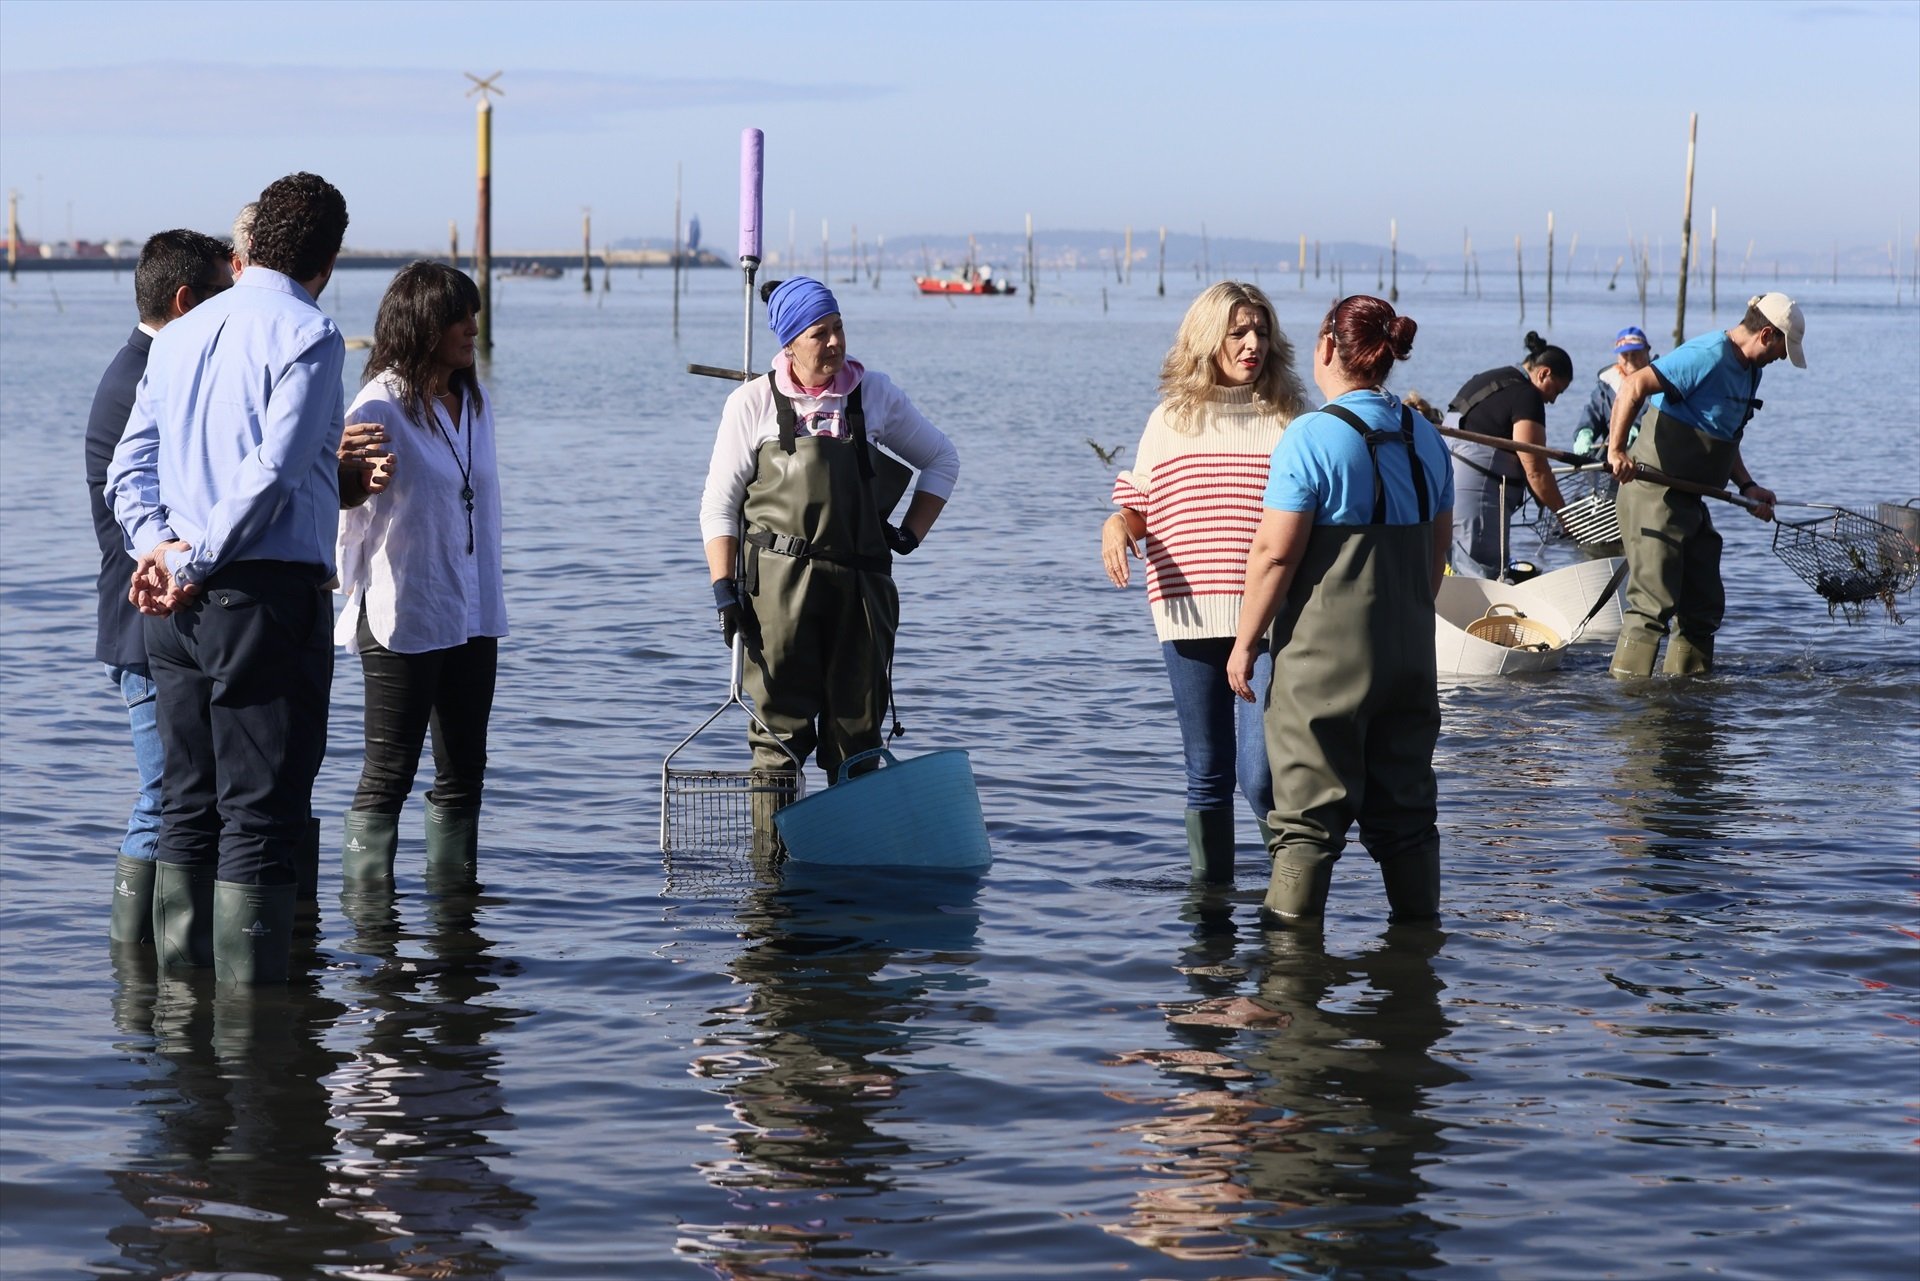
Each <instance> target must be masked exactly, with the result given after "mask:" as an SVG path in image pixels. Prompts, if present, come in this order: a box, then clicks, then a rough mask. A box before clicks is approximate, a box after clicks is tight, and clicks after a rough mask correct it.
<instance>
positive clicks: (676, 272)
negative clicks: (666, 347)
mask: <svg viewBox="0 0 1920 1281" xmlns="http://www.w3.org/2000/svg"><path fill="white" fill-rule="evenodd" d="M673 336H674V337H675V338H678V337H679V336H680V162H679V161H677V160H676V161H674V163H673Z"/></svg>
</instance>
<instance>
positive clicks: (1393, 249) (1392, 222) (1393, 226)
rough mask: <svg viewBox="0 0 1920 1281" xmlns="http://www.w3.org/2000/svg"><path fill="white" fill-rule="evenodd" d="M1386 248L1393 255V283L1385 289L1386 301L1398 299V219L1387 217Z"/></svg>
mask: <svg viewBox="0 0 1920 1281" xmlns="http://www.w3.org/2000/svg"><path fill="white" fill-rule="evenodd" d="M1387 250H1388V252H1389V253H1391V254H1392V255H1393V285H1392V287H1391V288H1389V289H1388V290H1387V301H1388V302H1399V301H1400V220H1399V219H1398V218H1389V219H1387Z"/></svg>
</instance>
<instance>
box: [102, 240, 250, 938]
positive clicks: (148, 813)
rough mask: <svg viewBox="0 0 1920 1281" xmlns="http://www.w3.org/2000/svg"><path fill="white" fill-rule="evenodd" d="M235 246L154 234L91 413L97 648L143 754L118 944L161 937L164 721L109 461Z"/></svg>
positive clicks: (136, 751) (223, 276)
mask: <svg viewBox="0 0 1920 1281" xmlns="http://www.w3.org/2000/svg"><path fill="white" fill-rule="evenodd" d="M231 254H232V249H231V247H230V246H228V245H226V244H225V243H223V242H222V241H219V240H215V239H214V238H213V237H212V236H205V235H202V234H200V233H199V232H197V231H187V230H184V229H176V230H173V231H162V232H159V233H158V234H156V235H154V236H152V237H149V238H148V240H147V243H146V244H145V245H144V246H142V247H141V250H140V261H139V264H138V265H137V266H135V267H134V269H133V296H134V302H135V304H136V305H137V306H138V308H139V312H140V325H139V327H138V328H137V329H135V330H134V331H133V332H132V333H131V334H128V335H127V342H126V345H125V346H124V347H122V348H121V349H120V351H119V353H118V354H117V355H115V356H114V358H113V363H112V364H110V365H108V366H107V372H106V373H104V374H102V375H101V376H100V386H99V388H98V389H97V390H96V391H95V392H94V393H93V410H92V412H91V413H90V414H89V415H88V417H87V442H86V457H87V500H88V504H89V505H90V506H91V507H92V508H93V532H94V537H95V539H96V540H97V541H98V542H99V544H100V575H99V581H98V588H99V598H100V599H99V610H98V615H97V626H96V628H95V639H94V647H93V654H94V657H95V658H96V659H98V660H99V661H100V662H102V663H104V664H106V668H107V675H108V676H109V677H110V678H111V679H112V680H113V683H114V684H115V686H117V687H118V688H119V690H120V693H121V696H122V697H123V698H124V699H125V700H126V705H127V721H128V726H129V728H130V729H131V730H132V733H133V760H134V765H135V767H136V768H137V769H138V770H139V772H140V791H139V794H138V795H137V796H136V797H135V799H134V803H133V813H132V815H131V816H130V817H129V818H128V819H127V833H126V836H125V837H124V838H123V839H122V840H121V842H120V857H119V859H118V861H117V862H116V864H115V866H114V873H113V914H112V917H111V923H110V925H109V927H108V931H107V934H108V937H109V938H111V939H112V940H113V941H114V942H115V943H144V942H147V941H148V940H150V939H151V938H152V937H153V851H154V845H155V842H156V841H157V840H158V838H159V835H160V764H161V748H160V725H159V721H158V718H157V713H156V710H155V706H154V688H153V677H152V674H151V673H150V672H149V671H148V669H147V643H146V641H145V639H144V638H143V637H142V635H141V623H140V612H139V611H138V610H136V609H135V608H134V607H133V603H132V602H131V601H129V600H128V599H127V578H128V575H129V574H130V573H131V572H132V569H133V563H132V562H131V561H130V560H128V559H127V551H126V538H125V535H123V534H122V533H121V532H120V526H119V524H118V523H117V522H116V521H115V520H114V518H113V511H112V509H111V508H109V507H108V506H107V497H106V489H107V465H108V464H109V463H110V462H112V460H113V450H114V446H116V445H118V444H119V443H120V433H121V432H122V431H124V430H125V429H126V426H127V415H128V414H129V413H131V412H132V410H133V396H134V390H135V388H137V387H138V386H139V385H140V375H141V374H143V373H145V372H146V369H147V349H148V347H150V346H151V345H152V343H153V339H154V336H155V335H156V334H158V333H159V332H160V331H161V330H162V329H164V328H166V326H167V325H168V324H169V323H170V322H172V321H175V320H178V319H179V318H180V317H182V316H184V315H186V314H187V313H188V312H189V311H192V310H193V309H194V308H195V307H197V306H198V305H199V304H200V303H202V302H204V301H206V300H207V299H208V298H211V297H213V296H214V295H215V294H217V293H220V292H222V291H223V290H225V289H227V288H228V287H229V286H231V285H232V284H233V273H232V271H231V270H230V269H229V265H228V264H229V261H230V256H231Z"/></svg>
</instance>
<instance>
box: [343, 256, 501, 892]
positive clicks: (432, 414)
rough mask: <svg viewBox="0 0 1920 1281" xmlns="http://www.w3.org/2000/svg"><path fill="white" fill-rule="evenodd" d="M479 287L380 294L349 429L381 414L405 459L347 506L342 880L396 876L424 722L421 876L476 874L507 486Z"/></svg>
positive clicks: (353, 884)
mask: <svg viewBox="0 0 1920 1281" xmlns="http://www.w3.org/2000/svg"><path fill="white" fill-rule="evenodd" d="M479 311H480V291H479V290H478V289H477V288H476V287H475V286H474V283H473V281H472V280H470V279H468V278H467V277H466V276H465V275H464V274H462V273H461V272H459V271H456V270H454V269H453V268H451V267H448V266H445V265H443V264H440V263H433V262H416V263H412V264H410V265H408V266H407V267H404V268H402V269H401V271H400V273H399V274H398V275H396V276H395V277H394V279H393V283H392V284H391V285H389V286H388V287H387V293H386V296H385V297H384V298H382V299H381V300H380V313H379V316H378V318H377V319H376V320H375V321H374V327H373V352H372V354H371V355H370V356H369V357H368V359H367V370H366V375H365V383H366V385H365V386H364V387H362V388H361V390H360V394H359V396H358V397H356V398H355V400H354V402H353V405H352V407H351V408H349V409H348V411H347V415H346V419H347V422H348V423H367V422H376V423H379V424H380V425H381V426H382V427H383V428H384V429H385V435H386V439H387V441H388V442H389V445H388V447H390V448H391V449H392V450H393V452H394V454H395V455H396V456H398V457H399V459H400V465H399V466H397V467H395V468H393V476H392V479H391V480H390V482H389V483H388V485H387V488H386V489H385V491H384V492H382V493H378V494H375V495H373V496H372V497H371V498H369V499H368V500H367V501H366V502H365V503H364V504H363V505H361V506H358V507H355V508H352V509H351V510H349V511H346V512H343V513H342V514H341V519H340V545H339V555H338V562H339V566H340V579H341V582H340V591H341V593H342V594H343V595H344V596H345V597H346V607H345V608H344V609H343V610H342V611H341V614H340V622H339V626H338V628H337V629H336V630H335V637H334V638H335V640H336V641H338V642H339V643H340V644H342V645H344V646H346V648H347V651H348V652H349V653H354V654H358V655H359V656H360V665H361V668H362V670H363V671H364V672H365V674H366V759H365V764H364V765H363V767H362V769H361V773H360V786H359V789H358V790H357V791H356V792H355V794H354V798H353V808H352V809H351V810H349V811H348V813H347V816H346V824H345V840H344V843H343V848H342V852H341V874H342V877H343V879H344V881H345V882H346V884H347V886H348V887H349V888H353V889H362V890H364V889H370V888H380V887H383V886H391V885H392V883H393V859H394V849H395V846H396V844H397V841H398V828H399V818H400V810H401V807H402V806H403V805H404V804H405V802H406V798H407V793H408V791H409V790H411V788H412V786H413V777H414V772H415V770H416V769H417V768H418V766H419V763H420V749H421V746H422V744H423V743H424V741H425V739H426V734H427V730H428V727H429V726H431V727H432V730H433V787H432V789H431V790H429V791H428V792H427V795H426V817H427V822H426V847H427V873H428V877H429V879H430V880H440V881H442V882H449V883H464V882H467V881H470V880H471V879H472V877H473V874H474V864H475V851H476V848H477V845H478V840H479V818H480V791H481V784H482V780H483V778H484V776H485V774H486V767H487V718H488V716H489V714H490V713H491V712H492V709H493V687H494V673H495V664H496V659H497V651H498V645H499V638H500V637H502V636H505V635H506V634H507V609H506V599H505V593H504V592H503V590H502V587H501V578H500V485H499V468H498V465H497V464H496V461H495V457H494V437H493V407H492V402H491V401H490V400H489V399H488V397H487V394H486V391H485V390H484V389H483V388H482V387H481V386H480V380H479V379H478V378H477V377H476V376H475V375H474V370H473V353H474V339H475V337H476V336H477V334H478V332H479V325H478V321H477V317H478V315H479Z"/></svg>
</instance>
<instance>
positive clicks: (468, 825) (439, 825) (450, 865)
mask: <svg viewBox="0 0 1920 1281" xmlns="http://www.w3.org/2000/svg"><path fill="white" fill-rule="evenodd" d="M479 861H480V807H479V806H477V805H476V806H474V807H473V808H472V809H458V810H456V809H442V808H441V807H440V806H438V805H435V804H434V803H433V802H432V801H428V802H427V880H428V882H429V883H430V884H431V885H434V886H443V887H446V888H456V887H459V886H469V885H472V884H473V883H474V879H475V875H476V874H477V872H478V871H479Z"/></svg>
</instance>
